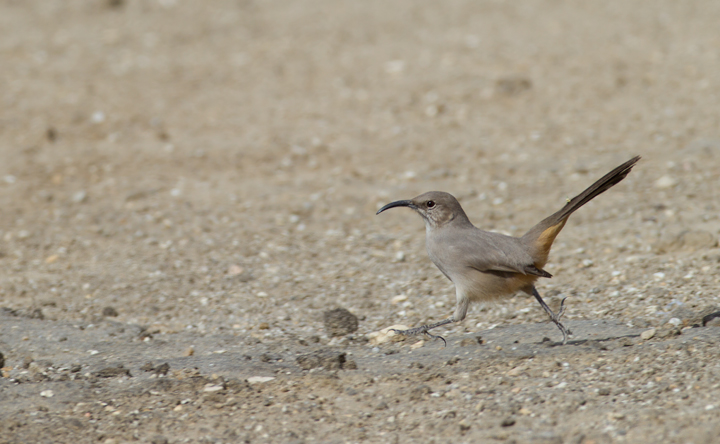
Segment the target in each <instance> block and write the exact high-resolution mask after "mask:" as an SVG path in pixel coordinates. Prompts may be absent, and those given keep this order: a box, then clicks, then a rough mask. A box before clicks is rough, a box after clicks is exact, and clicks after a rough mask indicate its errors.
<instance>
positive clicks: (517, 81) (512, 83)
mask: <svg viewBox="0 0 720 444" xmlns="http://www.w3.org/2000/svg"><path fill="white" fill-rule="evenodd" d="M530 88H532V81H531V80H530V79H528V78H527V77H524V76H507V77H501V78H499V79H497V81H496V82H495V91H496V92H498V93H500V94H503V95H506V96H514V95H516V94H519V93H521V92H524V91H527V90H529V89H530Z"/></svg>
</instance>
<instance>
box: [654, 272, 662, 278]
mask: <svg viewBox="0 0 720 444" xmlns="http://www.w3.org/2000/svg"><path fill="white" fill-rule="evenodd" d="M653 276H655V278H656V279H662V278H664V277H665V273H663V272H657V273H655V274H653Z"/></svg>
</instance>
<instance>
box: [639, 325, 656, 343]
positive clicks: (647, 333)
mask: <svg viewBox="0 0 720 444" xmlns="http://www.w3.org/2000/svg"><path fill="white" fill-rule="evenodd" d="M655 331H656V330H655V329H654V328H651V329H648V330H645V331H644V332H642V333H640V338H641V339H642V340H643V341H647V340H648V339H652V337H653V336H655Z"/></svg>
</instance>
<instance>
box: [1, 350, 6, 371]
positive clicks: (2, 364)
mask: <svg viewBox="0 0 720 444" xmlns="http://www.w3.org/2000/svg"><path fill="white" fill-rule="evenodd" d="M2 367H5V355H3V354H2V353H0V368H2Z"/></svg>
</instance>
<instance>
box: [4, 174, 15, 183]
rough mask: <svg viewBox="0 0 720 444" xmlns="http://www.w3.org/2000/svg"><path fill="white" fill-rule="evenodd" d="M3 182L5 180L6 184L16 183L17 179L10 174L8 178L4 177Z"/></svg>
mask: <svg viewBox="0 0 720 444" xmlns="http://www.w3.org/2000/svg"><path fill="white" fill-rule="evenodd" d="M3 180H5V183H15V182H16V181H17V179H16V178H15V176H13V175H12V174H8V175H7V176H5V177H3Z"/></svg>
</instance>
